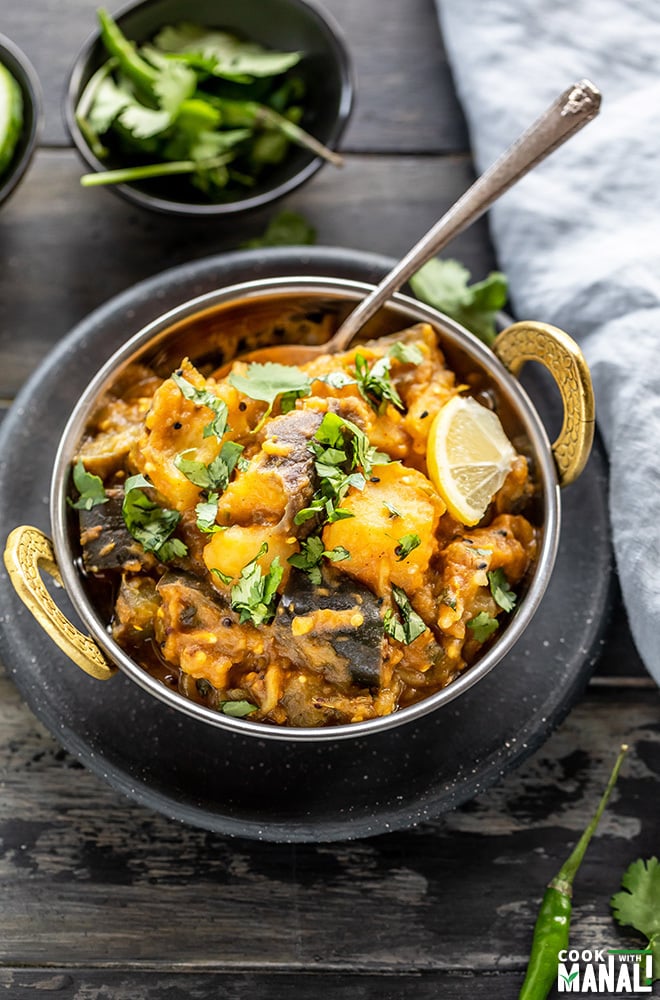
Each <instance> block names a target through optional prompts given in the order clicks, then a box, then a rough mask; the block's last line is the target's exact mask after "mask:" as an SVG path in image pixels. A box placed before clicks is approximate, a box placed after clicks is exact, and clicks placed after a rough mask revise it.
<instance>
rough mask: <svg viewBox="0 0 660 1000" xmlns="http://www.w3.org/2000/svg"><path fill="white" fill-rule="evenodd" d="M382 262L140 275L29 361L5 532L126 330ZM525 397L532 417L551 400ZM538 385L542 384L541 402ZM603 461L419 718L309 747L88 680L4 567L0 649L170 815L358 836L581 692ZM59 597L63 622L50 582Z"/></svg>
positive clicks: (111, 771) (11, 459) (15, 414)
mask: <svg viewBox="0 0 660 1000" xmlns="http://www.w3.org/2000/svg"><path fill="white" fill-rule="evenodd" d="M390 263H391V262H390V261H388V260H386V259H385V258H382V257H377V256H374V255H371V254H364V253H358V252H354V251H348V250H335V249H323V248H310V249H307V248H297V249H288V248H286V249H282V250H279V249H278V250H270V251H249V252H242V253H234V254H223V255H221V256H217V257H211V258H207V259H205V260H201V261H195V262H193V263H191V264H187V265H184V266H183V267H177V268H173V269H172V270H170V271H166V272H165V273H163V274H161V275H158V276H157V277H155V278H151V279H149V280H148V281H144V282H142V283H141V284H139V285H136V286H135V287H134V288H132V289H130V290H129V291H127V292H125V293H123V294H122V295H120V296H117V297H116V298H114V299H112V300H111V301H110V302H108V303H107V304H106V305H104V306H102V307H101V308H100V309H97V310H96V311H95V312H93V313H92V314H91V315H90V316H89V317H88V318H87V319H86V320H84V321H83V322H82V323H80V324H79V325H78V326H77V327H76V328H75V329H74V330H73V331H72V332H71V333H70V334H69V336H68V337H67V338H66V339H65V340H63V341H62V342H61V343H60V345H59V346H58V348H57V349H56V350H55V351H53V352H52V354H50V355H49V357H48V358H46V360H45V361H44V362H43V364H42V365H41V366H40V367H39V369H38V370H37V372H36V373H35V374H34V375H33V376H32V378H31V379H30V380H29V382H28V383H27V384H26V386H25V387H24V389H23V390H22V392H21V394H20V396H19V397H18V398H17V400H16V402H15V404H14V406H13V407H12V409H11V410H10V412H9V414H8V416H7V418H6V419H5V421H4V425H3V427H2V431H1V433H0V456H1V458H0V535H1V537H2V539H3V540H4V538H5V537H6V536H7V534H8V533H9V531H10V530H11V529H12V528H13V527H15V526H16V525H17V524H23V523H28V524H34V525H36V526H37V527H40V528H42V529H43V530H45V531H48V506H47V504H48V493H49V487H50V471H51V464H52V460H53V457H54V452H55V448H56V445H57V441H58V438H59V436H60V434H61V432H62V429H63V427H64V423H65V421H66V419H67V417H68V415H69V412H70V410H71V409H72V407H73V404H74V403H75V401H76V399H77V398H78V396H79V395H80V393H81V391H82V389H83V388H84V387H85V386H86V384H87V383H88V381H89V379H90V376H91V375H92V374H93V373H94V372H95V371H96V369H97V368H98V367H99V366H100V364H101V363H102V362H103V361H105V360H106V358H108V357H109V356H110V354H112V352H113V351H114V350H115V349H116V348H117V347H118V346H119V345H120V344H121V343H122V342H123V341H124V340H125V339H126V338H127V337H128V336H129V335H131V334H132V333H134V332H136V331H137V330H138V329H140V328H141V327H142V326H143V325H144V324H146V323H147V322H149V321H150V320H152V319H155V318H156V316H158V315H159V314H160V313H162V312H163V311H164V310H166V309H169V308H171V307H173V306H174V305H176V304H178V303H180V302H183V301H184V300H186V299H188V298H192V297H193V296H195V295H199V294H201V293H202V292H206V291H209V290H210V289H213V288H216V287H218V286H219V285H226V284H230V283H234V282H237V281H246V280H252V279H256V278H261V277H266V276H275V275H293V274H319V275H337V276H340V277H345V278H354V279H360V280H364V281H377V280H378V278H379V277H380V276H382V274H384V273H385V271H386V270H387V268H388V267H389V265H390ZM533 390H534V387H533V386H532V395H533V396H534V398H535V401H536V403H537V405H538V408H539V410H540V411H541V413H542V416H543V417H544V419H548V420H550V421H552V420H553V419H554V420H556V418H557V413H556V412H555V408H556V403H555V402H554V397H551V396H550V395H548V394H547V393H546V392H544V391H542V392H541V393H540V394H539V393H534V391H533ZM539 396H540V397H541V398H540V399H539ZM606 487H607V467H606V461H605V458H604V453H603V450H602V447H601V445H600V443H599V442H598V441H597V442H596V445H595V448H594V451H593V454H592V457H591V459H590V461H589V464H588V466H587V469H586V471H585V472H584V473H583V475H582V476H581V478H580V479H579V480H578V482H577V483H575V484H574V485H573V486H571V487H569V488H568V489H567V490H565V491H564V493H563V496H562V500H563V521H562V536H561V543H560V548H559V554H558V558H557V563H556V566H555V570H554V574H553V577H552V580H551V583H550V586H549V588H548V591H547V593H546V596H545V597H544V599H543V602H542V604H541V607H540V609H539V610H538V611H537V613H536V615H535V617H534V620H533V622H532V624H531V625H530V626H529V628H528V629H527V631H526V632H525V633H524V635H523V637H522V639H521V641H520V642H519V644H518V645H517V646H516V648H515V649H514V650H513V652H512V653H511V654H510V655H509V656H507V657H506V658H505V659H504V660H503V661H502V662H500V663H499V664H498V665H497V667H495V669H494V670H493V671H492V672H491V673H490V674H488V675H487V676H486V677H485V678H484V679H483V680H482V681H480V682H479V684H477V685H475V687H473V688H471V689H470V690H469V691H468V692H467V693H466V694H464V695H463V696H462V697H461V698H459V699H457V700H456V701H453V702H451V703H450V704H449V705H447V706H446V707H444V708H443V709H441V710H440V711H438V712H436V713H435V714H434V715H428V716H425V717H423V718H421V719H419V720H417V721H415V722H411V723H409V724H407V725H403V726H399V727H398V728H396V729H393V730H391V731H388V732H385V733H380V734H374V735H373V736H370V737H368V738H363V739H360V740H355V741H343V740H342V741H337V742H334V743H332V742H331V743H323V744H319V745H318V746H312V745H307V744H286V743H281V742H279V741H272V740H269V741H265V740H264V741H261V740H255V739H246V738H245V737H239V736H234V735H233V734H231V733H228V732H226V731H225V730H223V729H216V728H214V727H211V726H205V725H204V724H203V723H200V722H197V721H196V720H193V719H191V718H189V717H188V716H186V715H183V714H180V713H178V712H175V711H174V710H172V709H170V708H168V707H166V706H165V705H164V704H162V703H161V702H160V701H158V700H156V699H155V698H153V697H151V696H149V695H148V694H146V693H145V692H143V691H142V690H141V689H140V688H138V687H137V685H135V684H134V683H132V682H131V681H129V680H127V679H126V677H125V676H123V675H122V674H119V675H118V676H116V677H114V678H113V679H112V680H111V681H108V682H100V681H95V680H92V678H90V677H88V676H87V675H86V674H84V673H82V671H80V670H78V669H77V668H76V667H75V666H73V664H71V663H70V662H69V661H68V660H67V659H66V657H64V656H63V655H62V654H61V653H60V652H59V650H58V649H57V647H56V646H55V645H54V644H53V643H52V641H51V640H50V639H49V637H48V636H47V635H46V634H45V633H44V632H43V631H42V630H41V629H40V628H39V627H38V626H37V625H36V624H35V622H34V620H33V619H32V617H31V616H30V614H29V612H28V611H27V610H25V609H24V608H23V606H22V605H21V603H20V602H19V601H18V599H17V598H16V597H15V595H14V592H13V590H12V588H11V585H10V584H9V582H8V579H7V577H6V575H5V574H4V573H2V574H0V578H1V584H0V621H1V623H2V629H1V633H0V653H1V655H2V659H3V661H4V663H5V664H6V666H7V668H8V670H9V672H10V674H11V676H12V677H13V679H14V680H15V682H16V684H17V685H18V687H19V689H20V691H21V693H22V695H23V697H24V698H25V700H26V702H27V703H28V705H29V706H30V708H31V709H32V711H33V712H34V713H35V715H36V716H37V717H38V718H39V719H41V721H42V722H43V723H44V724H45V725H46V726H47V727H48V728H49V729H50V731H51V732H52V733H53V735H54V736H55V737H56V739H57V740H59V742H60V743H61V744H62V745H63V746H64V747H66V749H67V750H69V751H70V752H71V753H73V754H75V755H77V756H78V757H79V758H80V760H81V761H82V762H83V763H84V764H85V765H87V766H88V767H89V768H90V769H91V770H92V771H94V772H95V773H97V774H98V775H100V776H101V777H103V778H104V779H106V780H107V781H109V782H110V784H111V785H113V786H114V787H115V788H117V789H118V790H120V791H122V792H124V793H126V794H127V795H129V796H130V797H131V798H133V799H135V800H137V801H138V802H140V803H143V804H144V805H147V806H150V807H151V808H153V809H157V810H159V811H160V812H162V813H164V814H166V815H167V816H170V817H172V818H175V819H178V820H182V821H184V822H186V823H191V824H193V825H196V826H201V827H205V828H207V829H211V830H217V831H220V832H222V833H228V834H236V835H240V836H244V837H252V838H259V839H264V840H273V841H323V840H338V839H349V838H354V837H364V836H369V835H372V834H377V833H383V832H385V831H388V830H394V829H399V828H402V827H406V826H410V825H412V824H414V823H417V822H419V821H420V820H424V819H428V818H430V817H433V816H437V815H439V814H440V813H442V812H446V811H448V810H450V809H453V808H455V807H456V806H457V805H458V804H460V803H461V802H464V801H465V800H466V799H469V798H471V797H472V796H474V795H476V794H477V793H479V792H480V791H482V790H483V789H484V788H486V787H487V786H489V785H490V784H492V783H493V782H495V781H496V780H497V779H498V778H499V777H500V776H501V775H502V774H503V773H504V772H505V771H507V770H508V769H510V768H511V767H513V766H514V765H516V764H518V763H519V762H520V761H521V760H522V759H523V758H524V757H525V756H527V754H529V753H530V752H531V751H532V750H533V749H535V748H536V747H538V746H539V745H540V744H541V743H542V742H543V740H544V739H545V738H546V737H547V736H548V735H549V733H550V732H551V730H552V729H553V728H554V727H555V726H556V725H557V724H558V722H559V721H560V720H561V719H562V718H563V717H564V716H565V714H566V713H567V712H568V710H569V709H570V707H571V705H572V704H573V703H574V702H575V700H576V698H577V697H578V696H579V695H580V693H581V691H582V690H583V687H584V685H585V683H586V681H587V679H588V677H589V675H590V673H591V670H592V667H593V665H594V663H595V660H596V658H597V655H598V647H599V639H600V637H601V634H602V628H603V626H604V624H605V621H606V618H607V614H608V611H609V597H610V589H611V581H612V564H611V552H610V543H609V533H608V518H607V506H606ZM58 602H59V603H60V605H61V607H62V608H63V610H64V611H65V613H68V614H69V615H70V616H71V617H72V618H74V620H75V615H74V614H73V612H72V611H71V609H70V605H69V604H68V601H67V599H66V597H65V595H63V594H61V593H60V595H59V596H58Z"/></svg>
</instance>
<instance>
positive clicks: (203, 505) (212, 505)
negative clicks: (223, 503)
mask: <svg viewBox="0 0 660 1000" xmlns="http://www.w3.org/2000/svg"><path fill="white" fill-rule="evenodd" d="M219 499H220V495H219V494H218V493H209V495H208V497H207V499H206V500H200V501H199V503H198V504H197V506H196V507H195V515H196V517H197V522H196V523H197V527H198V528H199V530H200V531H203V532H204V534H206V535H213V534H215V533H216V532H218V531H222V530H223V528H222V525H220V524H216V523H215V519H216V517H217V516H218V500H219Z"/></svg>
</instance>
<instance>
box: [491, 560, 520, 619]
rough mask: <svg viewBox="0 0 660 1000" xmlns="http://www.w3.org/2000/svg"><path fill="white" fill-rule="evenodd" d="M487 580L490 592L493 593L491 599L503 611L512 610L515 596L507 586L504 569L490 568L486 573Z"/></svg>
mask: <svg viewBox="0 0 660 1000" xmlns="http://www.w3.org/2000/svg"><path fill="white" fill-rule="evenodd" d="M488 582H489V583H490V592H491V594H492V595H493V599H494V601H495V603H496V604H497V605H499V607H500V608H502V610H503V611H513V609H514V608H515V606H516V601H517V599H518V598H517V597H516V595H515V594H514V592H513V591H512V590H511V587H510V586H509V581H508V580H507V578H506V576H505V575H504V570H503V569H502V568H501V567H500V569H495V570H492V571H491V572H490V573H489V574H488Z"/></svg>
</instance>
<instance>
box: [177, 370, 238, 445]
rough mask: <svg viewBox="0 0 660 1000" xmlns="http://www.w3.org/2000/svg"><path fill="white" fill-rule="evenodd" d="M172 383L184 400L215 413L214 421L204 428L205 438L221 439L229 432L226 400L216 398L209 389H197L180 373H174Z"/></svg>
mask: <svg viewBox="0 0 660 1000" xmlns="http://www.w3.org/2000/svg"><path fill="white" fill-rule="evenodd" d="M172 381H173V382H174V384H175V385H176V386H177V388H178V389H179V390H180V391H181V395H182V396H183V397H184V399H188V400H190V402H191V403H194V404H195V406H206V407H208V409H209V410H211V411H212V412H213V414H214V416H213V420H212V421H211V423H209V424H207V425H206V427H205V428H204V431H203V436H204V437H205V438H206V437H211V436H215V437H217V438H221V437H222V436H223V434H225V433H226V431H227V404H226V403H225V401H224V399H220V398H219V396H215V395H214V394H213V393H212V392H211V391H210V390H209V389H197V388H196V387H195V386H194V385H192V383H191V382H188V381H187V379H185V378H184V377H183V376H182V375H180V374H179V372H172Z"/></svg>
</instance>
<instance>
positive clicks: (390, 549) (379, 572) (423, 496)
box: [323, 462, 445, 596]
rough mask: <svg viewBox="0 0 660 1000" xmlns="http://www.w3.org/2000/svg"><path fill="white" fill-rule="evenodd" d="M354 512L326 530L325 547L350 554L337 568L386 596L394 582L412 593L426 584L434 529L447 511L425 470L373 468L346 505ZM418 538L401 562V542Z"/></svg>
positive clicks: (396, 465) (398, 466)
mask: <svg viewBox="0 0 660 1000" xmlns="http://www.w3.org/2000/svg"><path fill="white" fill-rule="evenodd" d="M342 507H344V508H346V509H347V510H349V511H350V512H351V514H353V517H351V518H345V519H342V520H340V521H335V522H334V523H333V524H329V525H327V526H326V528H325V529H324V531H323V544H324V545H325V548H326V549H333V548H335V546H338V545H342V546H343V547H344V548H346V549H348V551H349V552H350V553H351V555H350V558H349V559H345V560H343V561H342V562H341V563H338V564H337V566H338V567H339V568H340V569H341V570H342V571H343V572H345V573H349V574H350V575H351V576H353V577H355V578H356V579H358V580H360V581H361V582H362V583H364V584H366V586H368V587H370V588H371V590H373V592H374V593H375V594H378V595H380V596H384V595H385V594H386V593H387V592H388V590H389V586H390V584H391V583H394V584H396V585H397V586H398V587H402V588H403V589H404V590H405V591H406V592H413V591H415V590H416V589H418V588H419V587H421V586H422V584H423V582H424V577H425V574H426V573H427V570H428V567H429V562H430V559H431V556H432V555H433V552H434V550H435V547H436V540H435V529H436V527H437V524H438V520H439V519H440V517H441V515H442V514H443V513H444V510H445V507H444V504H443V502H442V500H441V499H440V497H439V496H438V494H437V493H436V491H435V489H434V488H433V486H432V485H431V483H430V482H429V480H428V479H427V478H426V476H423V475H422V473H421V472H417V471H416V470H415V469H406V468H404V467H403V466H402V465H399V464H398V463H396V462H393V463H391V464H390V465H378V466H375V467H374V471H373V476H372V478H371V480H370V481H369V482H368V483H367V484H366V485H365V487H364V489H363V490H357V489H353V490H351V492H350V493H349V494H348V495H347V497H346V498H345V500H344V501H343V502H342ZM408 534H416V535H418V536H419V539H420V543H419V545H417V546H416V547H415V548H413V549H412V550H411V552H410V553H409V554H408V555H407V556H405V558H400V556H401V552H400V549H399V545H400V539H401V538H402V537H403V536H404V535H408Z"/></svg>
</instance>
